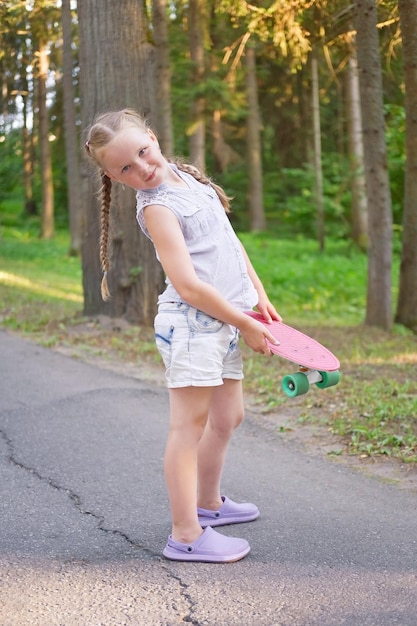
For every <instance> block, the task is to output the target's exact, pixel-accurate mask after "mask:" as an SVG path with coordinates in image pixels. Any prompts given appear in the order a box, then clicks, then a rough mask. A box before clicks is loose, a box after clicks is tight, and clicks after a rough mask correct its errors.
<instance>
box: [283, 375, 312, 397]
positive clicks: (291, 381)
mask: <svg viewBox="0 0 417 626" xmlns="http://www.w3.org/2000/svg"><path fill="white" fill-rule="evenodd" d="M309 388H310V383H309V381H308V378H307V376H306V375H305V374H303V373H302V372H297V373H296V374H292V375H291V376H284V378H283V380H282V389H283V391H284V393H285V394H286V395H287V396H288V397H289V398H295V397H296V396H302V395H303V394H305V393H307V391H308V390H309Z"/></svg>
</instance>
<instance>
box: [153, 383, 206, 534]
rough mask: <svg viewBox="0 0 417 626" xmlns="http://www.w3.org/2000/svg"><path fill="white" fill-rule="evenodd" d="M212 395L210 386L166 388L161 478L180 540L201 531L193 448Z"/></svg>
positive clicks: (200, 432) (195, 458)
mask: <svg viewBox="0 0 417 626" xmlns="http://www.w3.org/2000/svg"><path fill="white" fill-rule="evenodd" d="M212 394H213V388H212V387H181V388H177V389H170V390H169V396H170V425H169V434H168V441H167V446H166V451H165V480H166V485H167V489H168V495H169V500H170V506H171V514H172V537H173V539H174V540H175V541H180V542H182V543H192V542H193V541H195V540H196V539H197V537H199V536H200V535H201V533H202V529H201V526H200V524H199V522H198V516H197V450H198V444H199V441H200V439H201V437H202V435H203V432H204V428H205V426H206V423H207V418H208V414H209V409H210V402H211V398H212Z"/></svg>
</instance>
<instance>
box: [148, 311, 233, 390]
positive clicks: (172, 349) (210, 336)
mask: <svg viewBox="0 0 417 626" xmlns="http://www.w3.org/2000/svg"><path fill="white" fill-rule="evenodd" d="M154 327H155V341H156V345H157V348H158V350H159V352H160V354H161V356H162V360H163V362H164V364H165V368H166V372H165V374H166V379H167V385H168V387H169V388H174V387H212V386H217V385H222V384H223V380H224V379H225V378H231V379H234V380H242V378H243V364H242V354H241V351H240V347H239V331H238V330H237V329H236V328H234V327H233V326H230V325H229V324H224V323H223V322H219V320H216V319H214V318H213V317H210V315H207V314H206V313H203V312H202V311H199V310H198V309H195V308H194V307H192V306H190V305H189V304H185V303H183V302H168V303H166V302H164V303H161V304H160V305H159V307H158V314H157V316H156V317H155V323H154Z"/></svg>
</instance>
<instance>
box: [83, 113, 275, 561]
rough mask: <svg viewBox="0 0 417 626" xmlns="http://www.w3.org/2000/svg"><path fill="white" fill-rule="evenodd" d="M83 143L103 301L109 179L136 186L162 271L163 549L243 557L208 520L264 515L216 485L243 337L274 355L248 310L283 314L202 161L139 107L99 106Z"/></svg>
mask: <svg viewBox="0 0 417 626" xmlns="http://www.w3.org/2000/svg"><path fill="white" fill-rule="evenodd" d="M85 148H86V152H87V154H88V156H89V157H90V158H91V159H92V160H93V161H94V162H95V164H96V165H97V166H98V168H99V169H100V174H101V178H102V208H101V213H102V215H101V229H102V230H101V245H100V254H101V263H102V268H103V271H104V276H103V281H102V295H103V298H105V299H106V298H108V297H109V296H110V294H109V292H108V287H107V270H108V269H109V262H108V257H107V240H108V225H109V209H110V196H111V186H112V181H117V182H119V183H122V184H124V185H128V186H129V187H132V188H133V189H135V190H136V191H137V196H136V198H137V220H138V222H139V225H140V227H141V229H142V230H143V232H144V233H145V235H147V237H149V238H150V239H151V240H152V242H153V244H154V246H155V250H156V254H157V257H158V259H159V261H160V262H161V264H162V267H163V269H164V272H165V274H166V285H167V287H166V289H165V291H164V292H163V293H162V294H161V295H160V297H159V299H158V314H157V316H156V318H155V337H156V343H157V346H158V349H159V351H160V353H161V356H162V358H163V361H164V364H165V367H166V378H167V385H168V388H169V399H170V424H169V434H168V441H167V446H166V452H165V462H164V465H165V479H166V484H167V489H168V494H169V500H170V507H171V513H172V534H171V535H170V536H169V537H168V542H167V544H166V546H165V549H164V550H163V554H164V556H165V557H166V558H168V559H172V560H176V561H204V562H229V561H237V560H239V559H242V558H243V557H244V556H246V554H247V553H248V552H249V550H250V546H249V544H248V542H247V541H246V540H245V539H239V538H235V537H227V536H225V535H223V534H221V533H219V532H217V531H215V530H213V528H212V527H213V526H221V525H225V524H237V523H241V522H250V521H252V520H254V519H256V518H257V517H258V516H259V511H258V508H257V507H256V506H255V505H254V504H250V503H236V502H233V501H232V500H231V499H229V498H227V497H226V496H223V495H221V490H220V482H221V476H222V470H223V465H224V461H225V456H226V451H227V447H228V443H229V440H230V438H231V436H232V433H233V431H234V429H235V428H236V427H237V426H238V425H239V424H240V422H241V421H242V419H243V397H242V378H243V372H242V357H241V353H240V349H239V345H238V338H239V334H241V335H242V337H243V339H244V341H245V342H246V343H247V345H248V346H249V347H250V348H252V349H253V350H254V351H255V352H259V353H261V354H265V355H270V354H271V352H270V350H269V348H268V345H267V343H266V339H268V340H269V341H271V342H272V343H277V342H276V341H275V340H274V338H273V337H272V335H271V334H270V333H269V331H268V330H267V329H266V328H265V327H264V326H263V325H262V324H261V323H259V322H258V321H256V320H254V319H253V318H251V317H249V316H248V315H245V313H244V311H248V310H250V309H252V308H253V307H254V306H256V307H257V308H258V310H259V312H260V313H261V314H262V315H263V316H264V318H265V319H266V320H267V321H269V322H270V321H271V320H280V319H281V318H280V316H279V315H278V313H277V311H276V310H275V308H274V307H273V305H272V304H271V302H270V301H269V300H268V297H267V295H266V293H265V290H264V288H263V286H262V283H261V281H260V280H259V278H258V276H257V275H256V273H255V270H254V268H253V267H252V265H251V263H250V261H249V258H248V256H247V254H246V253H245V251H244V249H243V247H242V245H241V244H240V242H239V240H238V239H237V237H236V235H235V233H234V231H233V229H232V227H231V225H230V221H229V219H228V217H227V215H226V212H228V211H229V198H228V197H227V196H226V194H225V193H224V191H223V190H222V189H221V188H220V187H218V186H217V185H215V184H214V183H212V182H211V181H210V180H209V179H208V178H206V177H205V176H204V175H202V174H201V173H200V172H199V171H198V170H197V169H196V168H195V167H192V166H190V165H183V164H175V163H173V162H169V161H168V160H167V159H166V158H165V157H164V156H163V155H162V154H161V150H160V148H159V145H158V140H157V138H156V136H155V134H154V133H153V132H152V131H151V130H150V129H149V128H148V127H147V125H146V124H145V122H144V121H143V119H142V118H141V117H140V116H139V115H138V114H137V113H135V112H134V111H132V110H130V109H125V110H122V111H118V112H109V113H103V114H101V115H99V116H98V117H97V119H96V120H95V123H94V124H93V126H92V127H91V128H90V130H89V132H88V137H87V141H86V144H85Z"/></svg>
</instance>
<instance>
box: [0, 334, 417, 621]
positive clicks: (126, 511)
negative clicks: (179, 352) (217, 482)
mask: <svg viewBox="0 0 417 626" xmlns="http://www.w3.org/2000/svg"><path fill="white" fill-rule="evenodd" d="M0 355H1V359H0V475H1V481H0V626H55V625H57V626H58V625H59V626H112V625H115V626H122V625H125V624H126V625H134V626H157V625H161V626H176V625H178V624H184V623H190V624H194V625H196V626H203V625H207V626H235V625H236V626H290V625H291V626H292V625H294V626H331V625H335V626H367V625H369V626H388V625H391V624H396V625H401V626H416V624H417V494H416V493H415V492H412V491H406V490H400V489H398V488H397V487H395V486H394V485H390V484H385V483H383V482H380V481H378V480H375V479H372V478H368V477H366V476H364V475H363V474H360V473H355V472H354V471H352V470H350V469H349V468H347V467H343V466H340V465H337V464H335V463H332V462H330V461H327V460H323V459H320V458H314V457H311V456H308V455H306V454H305V453H303V452H301V451H300V450H299V449H297V447H295V446H292V445H291V444H289V443H287V442H285V441H284V440H283V439H282V438H281V437H280V435H279V433H278V432H275V431H274V429H271V428H264V426H263V425H262V423H261V422H260V421H258V420H257V418H256V417H255V416H251V415H250V414H249V415H248V416H247V419H246V421H245V423H244V425H243V426H242V427H241V428H240V429H239V432H238V433H236V436H235V438H234V440H233V443H232V445H231V448H230V453H229V458H228V463H227V467H226V471H225V476H224V491H225V493H227V494H228V495H229V496H230V497H232V498H234V499H236V500H246V499H248V500H251V501H255V502H256V503H257V504H258V506H259V508H260V509H261V517H260V518H259V519H258V520H257V521H256V522H253V523H251V524H243V525H241V526H234V527H233V526H231V527H224V529H223V530H222V532H224V533H227V534H237V535H240V536H243V537H245V538H247V539H248V540H249V542H250V544H251V547H252V550H251V553H250V554H249V556H248V557H247V558H246V559H244V560H242V561H240V562H238V563H234V564H226V565H217V564H185V563H173V562H169V561H167V560H165V559H164V558H163V557H162V556H161V550H162V548H163V546H164V544H165V540H166V536H167V534H168V532H169V527H170V522H169V510H168V506H167V501H166V495H165V488H164V483H163V476H162V458H163V450H164V441H165V436H166V422H167V394H166V391H165V390H164V389H163V388H160V387H158V386H152V385H150V384H149V383H147V382H144V381H138V380H135V379H133V378H131V377H128V376H123V375H119V374H116V373H113V372H109V371H106V370H104V369H100V368H98V367H96V366H92V365H88V364H86V363H83V362H80V361H79V360H76V359H72V358H69V357H66V356H63V355H60V354H57V353H55V352H53V351H50V350H47V349H44V348H42V347H39V346H37V345H35V344H34V343H30V342H29V341H26V340H24V339H22V338H20V337H17V336H14V335H13V334H9V333H7V332H5V331H3V330H0Z"/></svg>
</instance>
